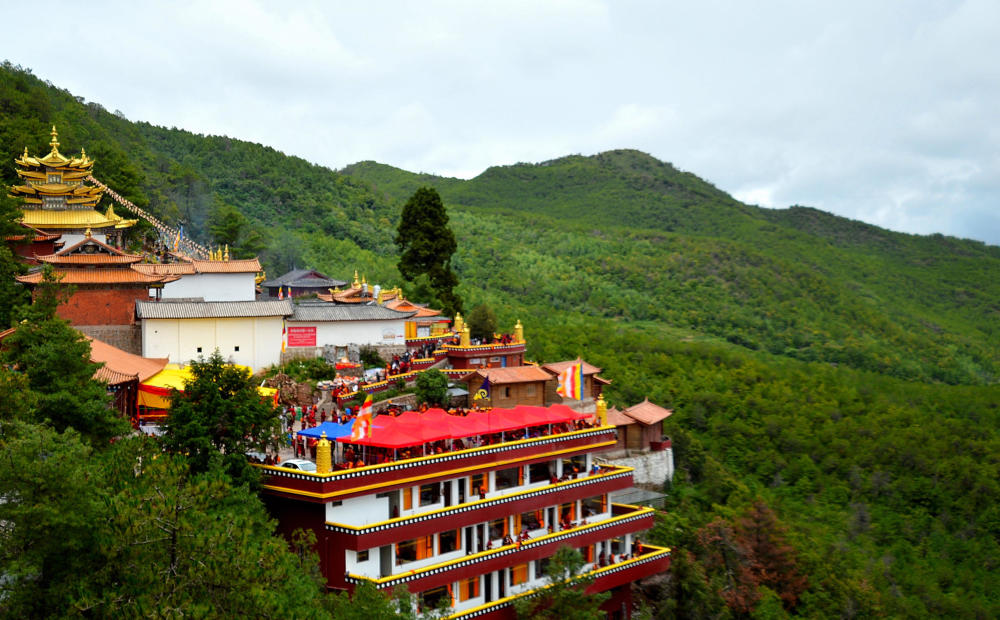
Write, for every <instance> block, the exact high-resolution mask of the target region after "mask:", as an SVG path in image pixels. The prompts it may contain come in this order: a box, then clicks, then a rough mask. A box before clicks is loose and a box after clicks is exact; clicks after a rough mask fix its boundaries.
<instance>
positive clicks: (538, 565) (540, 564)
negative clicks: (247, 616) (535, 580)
mask: <svg viewBox="0 0 1000 620" xmlns="http://www.w3.org/2000/svg"><path fill="white" fill-rule="evenodd" d="M550 560H551V558H542V559H541V560H535V577H541V576H542V575H544V574H545V573H546V571H548V570H549V561H550Z"/></svg>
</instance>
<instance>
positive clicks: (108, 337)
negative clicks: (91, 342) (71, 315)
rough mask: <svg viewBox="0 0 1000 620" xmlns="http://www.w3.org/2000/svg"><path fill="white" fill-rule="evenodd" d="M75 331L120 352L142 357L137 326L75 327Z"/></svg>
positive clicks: (140, 332) (140, 335)
mask: <svg viewBox="0 0 1000 620" xmlns="http://www.w3.org/2000/svg"><path fill="white" fill-rule="evenodd" d="M76 329H78V330H80V331H81V332H83V333H84V334H87V335H88V336H90V337H91V338H95V339H97V340H100V341H101V342H104V343H106V344H110V345H111V346H113V347H117V348H119V349H121V350H122V351H128V352H129V353H132V354H134V355H142V331H141V330H140V329H139V326H138V325H77V326H76Z"/></svg>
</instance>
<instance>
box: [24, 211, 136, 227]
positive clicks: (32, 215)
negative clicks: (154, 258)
mask: <svg viewBox="0 0 1000 620" xmlns="http://www.w3.org/2000/svg"><path fill="white" fill-rule="evenodd" d="M22 213H23V216H22V217H21V223H22V224H25V225H27V226H33V227H35V228H41V229H46V228H86V227H88V226H89V227H90V228H112V227H114V228H129V227H131V226H134V225H135V223H136V222H137V221H138V220H126V219H125V218H123V217H120V216H118V215H115V212H114V211H113V210H112V209H110V208H109V209H108V214H106V215H102V214H101V213H99V212H98V211H96V210H94V209H62V210H52V209H25V210H24V211H22Z"/></svg>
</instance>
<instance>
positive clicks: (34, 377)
mask: <svg viewBox="0 0 1000 620" xmlns="http://www.w3.org/2000/svg"><path fill="white" fill-rule="evenodd" d="M64 293H65V291H64V290H61V288H60V287H59V284H58V282H57V280H56V279H55V277H54V275H53V272H52V268H51V266H48V265H46V268H45V269H44V271H43V277H42V283H41V284H40V285H39V287H38V289H37V291H36V295H35V303H34V304H32V305H30V306H24V307H22V308H21V309H20V310H19V311H18V312H17V316H18V317H19V318H20V319H21V321H20V322H19V323H18V324H17V330H16V331H15V332H14V333H13V334H11V335H10V336H8V337H7V338H6V339H4V343H3V344H4V348H3V352H2V353H0V363H2V364H7V365H9V366H10V367H11V368H13V369H14V370H16V371H17V372H19V373H22V374H23V375H24V376H25V377H27V384H28V387H29V388H30V389H31V391H32V393H33V395H34V398H35V399H36V401H37V405H36V406H35V409H34V416H35V419H36V421H46V422H48V423H49V424H51V425H52V427H53V428H55V429H56V430H57V431H64V430H66V429H67V428H73V429H76V430H77V431H78V432H79V433H80V434H81V435H83V436H84V437H86V438H87V439H89V440H90V441H91V442H93V443H94V444H95V445H96V444H101V443H106V442H107V441H108V440H109V439H111V438H112V437H115V436H116V435H119V434H121V433H124V432H125V431H127V430H128V423H127V422H126V421H125V420H124V419H123V418H121V417H120V416H119V415H118V412H117V411H116V410H115V409H113V408H111V407H110V406H109V398H108V393H107V387H106V386H105V385H104V384H102V383H100V382H98V381H96V380H94V378H93V377H94V373H95V372H96V371H97V369H98V368H100V365H99V364H95V363H94V362H91V361H90V341H88V340H87V339H86V338H85V337H84V336H83V334H81V333H80V332H78V331H77V330H75V329H73V328H72V327H71V326H70V324H69V322H68V321H66V320H64V319H61V318H59V317H57V316H56V314H55V312H56V307H57V306H58V305H59V302H60V300H61V299H62V295H63V294H64Z"/></svg>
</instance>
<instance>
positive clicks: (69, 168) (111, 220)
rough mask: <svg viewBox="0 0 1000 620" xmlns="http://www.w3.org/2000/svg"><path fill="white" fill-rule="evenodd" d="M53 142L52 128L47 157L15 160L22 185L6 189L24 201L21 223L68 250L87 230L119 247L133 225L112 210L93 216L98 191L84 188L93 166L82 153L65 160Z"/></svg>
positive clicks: (56, 136)
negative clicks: (59, 237)
mask: <svg viewBox="0 0 1000 620" xmlns="http://www.w3.org/2000/svg"><path fill="white" fill-rule="evenodd" d="M58 138H59V136H58V134H57V133H56V128H55V127H54V126H53V127H52V141H51V142H49V146H51V147H52V150H51V151H50V152H49V154H48V155H45V156H44V157H32V156H31V155H29V154H28V148H27V147H25V148H24V154H23V155H21V157H19V158H18V159H15V160H14V163H15V164H16V165H17V175H18V177H20V179H21V181H22V183H21V184H19V185H13V186H11V188H10V193H11V195H13V196H16V197H20V198H23V207H22V211H23V215H22V217H21V223H22V224H24V225H25V226H30V227H31V228H34V229H37V230H40V231H42V232H44V233H48V234H61V235H62V241H63V242H64V243H65V244H66V245H67V246H69V245H73V244H74V243H76V242H78V241H80V240H81V239H83V238H84V236H85V234H86V231H87V230H90V231H92V234H93V236H94V237H96V238H97V239H99V240H100V241H104V242H106V243H110V244H112V245H120V243H121V235H122V232H123V231H124V230H125V229H128V228H130V227H132V226H133V225H135V223H136V220H127V219H124V218H122V217H121V216H118V215H116V214H115V211H114V207H111V206H109V207H108V208H107V210H106V211H105V212H104V213H101V212H99V211H97V203H98V202H99V201H100V200H101V196H102V195H103V190H102V189H101V188H99V187H95V186H92V185H88V184H87V177H89V176H90V174H91V170H92V169H93V167H94V160H93V159H91V158H90V157H88V156H87V152H86V151H85V150H81V151H80V156H79V157H66V156H65V155H63V154H62V153H60V152H59V139H58Z"/></svg>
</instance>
